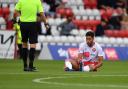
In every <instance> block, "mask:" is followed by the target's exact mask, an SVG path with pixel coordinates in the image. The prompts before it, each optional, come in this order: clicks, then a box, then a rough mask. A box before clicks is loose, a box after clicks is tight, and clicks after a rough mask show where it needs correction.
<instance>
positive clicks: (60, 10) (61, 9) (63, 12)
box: [56, 8, 65, 17]
mask: <svg viewBox="0 0 128 89" xmlns="http://www.w3.org/2000/svg"><path fill="white" fill-rule="evenodd" d="M56 13H57V14H59V15H61V16H63V17H64V16H65V8H60V9H57V10H56Z"/></svg>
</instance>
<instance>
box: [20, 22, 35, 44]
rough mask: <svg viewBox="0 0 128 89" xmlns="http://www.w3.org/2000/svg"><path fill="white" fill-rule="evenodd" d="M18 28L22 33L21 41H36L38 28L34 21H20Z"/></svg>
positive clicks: (33, 42) (31, 42) (32, 42)
mask: <svg viewBox="0 0 128 89" xmlns="http://www.w3.org/2000/svg"><path fill="white" fill-rule="evenodd" d="M20 29H21V34H22V42H24V43H27V42H28V40H29V43H30V44H35V43H37V42H38V41H37V37H38V29H37V23H36V22H21V23H20Z"/></svg>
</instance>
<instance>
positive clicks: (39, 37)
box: [38, 35, 47, 43]
mask: <svg viewBox="0 0 128 89" xmlns="http://www.w3.org/2000/svg"><path fill="white" fill-rule="evenodd" d="M38 42H39V43H45V42H47V39H46V36H44V35H39V36H38Z"/></svg>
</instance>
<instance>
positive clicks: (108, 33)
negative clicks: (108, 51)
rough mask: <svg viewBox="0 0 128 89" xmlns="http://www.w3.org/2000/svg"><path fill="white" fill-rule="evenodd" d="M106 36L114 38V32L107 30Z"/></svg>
mask: <svg viewBox="0 0 128 89" xmlns="http://www.w3.org/2000/svg"><path fill="white" fill-rule="evenodd" d="M105 35H106V36H108V37H112V35H113V31H112V30H105Z"/></svg>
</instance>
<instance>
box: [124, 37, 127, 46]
mask: <svg viewBox="0 0 128 89" xmlns="http://www.w3.org/2000/svg"><path fill="white" fill-rule="evenodd" d="M123 44H124V45H126V46H127V45H128V38H123Z"/></svg>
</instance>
